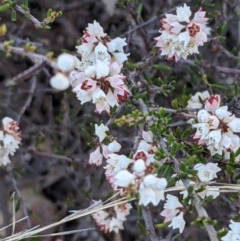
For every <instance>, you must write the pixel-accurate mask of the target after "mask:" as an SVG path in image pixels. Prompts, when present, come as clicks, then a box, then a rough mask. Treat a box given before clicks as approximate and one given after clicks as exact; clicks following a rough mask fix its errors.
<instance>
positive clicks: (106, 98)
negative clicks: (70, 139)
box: [70, 21, 130, 113]
mask: <svg viewBox="0 0 240 241" xmlns="http://www.w3.org/2000/svg"><path fill="white" fill-rule="evenodd" d="M81 41H82V44H81V45H79V46H77V51H78V53H79V54H80V55H81V61H79V60H78V61H77V63H76V68H77V70H78V71H73V72H72V73H71V75H70V79H71V85H72V88H73V91H74V92H75V93H76V95H77V98H78V99H79V100H80V102H81V103H82V104H83V103H85V102H88V101H92V102H93V103H94V104H95V105H96V111H97V112H98V113H101V112H102V111H107V112H110V107H114V106H118V105H119V103H121V102H122V101H123V100H124V99H127V98H128V96H129V94H130V92H129V91H128V89H127V87H126V85H125V84H124V80H125V76H123V75H122V74H121V73H120V72H121V68H122V63H123V62H124V61H126V60H127V54H125V53H124V52H123V47H124V46H125V45H126V42H125V40H124V39H122V38H115V39H111V38H110V37H109V36H108V35H107V34H106V33H104V32H103V28H102V27H101V26H100V25H99V23H97V22H96V21H94V23H93V24H89V25H88V27H87V28H86V30H85V31H84V35H83V37H82V38H81Z"/></svg>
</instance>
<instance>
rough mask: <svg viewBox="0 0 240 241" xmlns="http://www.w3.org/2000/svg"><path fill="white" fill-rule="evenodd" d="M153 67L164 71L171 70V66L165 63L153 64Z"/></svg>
mask: <svg viewBox="0 0 240 241" xmlns="http://www.w3.org/2000/svg"><path fill="white" fill-rule="evenodd" d="M152 67H153V69H157V70H162V71H168V70H170V68H169V67H168V66H167V65H165V64H153V66H152Z"/></svg>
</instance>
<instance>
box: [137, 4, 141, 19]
mask: <svg viewBox="0 0 240 241" xmlns="http://www.w3.org/2000/svg"><path fill="white" fill-rule="evenodd" d="M141 14H142V3H140V4H139V5H138V7H137V19H138V20H139V19H140V18H141Z"/></svg>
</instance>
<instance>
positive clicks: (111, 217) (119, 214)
mask: <svg viewBox="0 0 240 241" xmlns="http://www.w3.org/2000/svg"><path fill="white" fill-rule="evenodd" d="M131 208H132V206H131V204H129V203H124V204H120V205H116V206H114V207H111V208H107V209H104V210H99V211H97V212H95V213H93V218H94V219H95V221H96V223H97V225H98V226H99V228H100V229H101V230H102V231H103V232H105V233H106V232H108V231H110V232H111V231H114V232H118V231H119V229H123V225H122V224H123V221H125V220H126V216H127V215H128V214H129V210H130V209H131Z"/></svg>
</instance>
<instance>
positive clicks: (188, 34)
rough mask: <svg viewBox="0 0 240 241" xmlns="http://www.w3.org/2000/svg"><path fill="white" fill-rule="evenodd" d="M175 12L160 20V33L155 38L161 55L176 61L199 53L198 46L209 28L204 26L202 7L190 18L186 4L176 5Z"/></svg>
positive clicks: (190, 13)
mask: <svg viewBox="0 0 240 241" xmlns="http://www.w3.org/2000/svg"><path fill="white" fill-rule="evenodd" d="M176 12H177V14H176V15H174V14H166V18H163V19H161V20H160V23H161V28H160V31H159V32H160V33H161V35H160V36H159V37H157V38H155V40H157V44H156V46H157V47H159V48H160V50H161V55H166V59H167V60H172V59H173V60H175V61H178V60H179V59H180V58H183V59H186V58H187V56H188V55H191V54H194V53H199V52H198V46H202V45H203V44H204V43H205V42H206V41H207V34H208V33H209V29H208V28H207V27H206V23H207V20H208V19H207V18H205V14H206V12H204V11H202V9H199V11H198V12H196V13H195V15H194V17H193V19H192V20H190V16H191V15H192V12H191V10H190V8H189V7H188V6H187V5H186V4H184V6H183V7H178V8H177V10H176Z"/></svg>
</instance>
